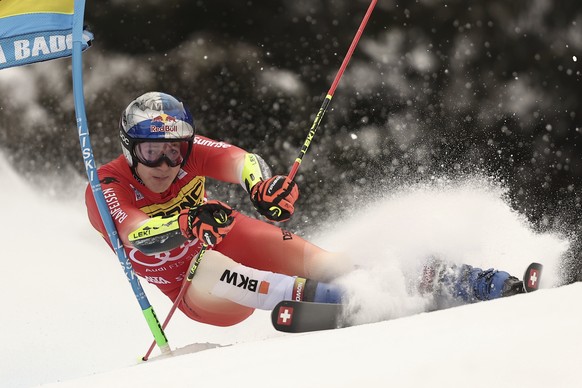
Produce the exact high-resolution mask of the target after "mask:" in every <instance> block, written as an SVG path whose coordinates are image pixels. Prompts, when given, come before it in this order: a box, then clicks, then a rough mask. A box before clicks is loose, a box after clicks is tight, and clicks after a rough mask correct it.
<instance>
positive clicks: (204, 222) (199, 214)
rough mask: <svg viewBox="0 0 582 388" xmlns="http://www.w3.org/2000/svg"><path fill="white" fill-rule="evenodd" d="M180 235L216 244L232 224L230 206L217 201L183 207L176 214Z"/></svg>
mask: <svg viewBox="0 0 582 388" xmlns="http://www.w3.org/2000/svg"><path fill="white" fill-rule="evenodd" d="M178 223H179V225H180V231H181V232H182V235H184V237H186V238H187V239H189V240H194V239H196V238H197V239H199V240H201V241H202V242H204V243H206V244H208V245H210V246H212V245H216V244H218V243H219V242H220V241H222V239H223V238H224V236H226V234H227V233H228V232H229V231H230V230H231V229H232V227H233V226H234V218H233V217H232V208H231V207H230V206H228V205H227V204H225V203H222V202H219V201H208V202H206V203H205V204H203V205H200V206H196V207H193V208H190V209H184V210H182V211H181V212H180V215H179V216H178Z"/></svg>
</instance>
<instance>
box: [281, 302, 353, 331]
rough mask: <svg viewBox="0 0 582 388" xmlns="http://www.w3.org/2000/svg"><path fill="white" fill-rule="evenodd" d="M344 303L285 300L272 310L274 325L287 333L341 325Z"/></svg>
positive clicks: (326, 328)
mask: <svg viewBox="0 0 582 388" xmlns="http://www.w3.org/2000/svg"><path fill="white" fill-rule="evenodd" d="M341 315H342V305H341V304H334V303H312V302H299V301H294V300H284V301H282V302H279V303H278V304H277V306H275V308H274V309H273V311H272V312H271V322H272V323H273V327H274V328H275V329H276V330H278V331H282V332H285V333H304V332H308V331H319V330H329V329H337V328H339V327H341V322H340V321H341Z"/></svg>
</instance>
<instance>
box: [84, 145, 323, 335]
mask: <svg viewBox="0 0 582 388" xmlns="http://www.w3.org/2000/svg"><path fill="white" fill-rule="evenodd" d="M245 154H246V151H244V150H242V149H241V148H238V147H236V146H233V145H230V144H227V143H224V142H217V141H214V140H211V139H208V138H206V137H202V136H196V138H195V140H194V147H193V151H192V153H191V154H190V157H189V159H188V161H187V162H186V164H185V165H184V166H183V167H182V168H181V170H180V172H179V173H178V176H177V177H176V179H175V180H174V182H173V183H172V184H171V186H170V188H169V189H168V190H167V191H166V192H164V193H154V192H152V191H150V190H149V189H148V188H147V187H146V186H144V185H143V183H141V180H140V179H139V178H137V177H136V176H135V175H134V174H133V172H132V170H131V168H130V166H129V164H128V163H127V160H126V159H125V157H124V156H123V155H122V156H119V157H118V158H117V159H115V160H113V161H112V162H110V163H107V164H105V165H104V166H102V167H101V168H99V170H98V176H99V180H100V182H101V187H102V190H103V195H104V197H105V201H106V203H107V206H108V207H109V211H110V213H111V216H112V218H113V220H114V223H115V226H116V228H117V231H118V234H119V236H120V239H121V240H122V242H123V243H124V249H125V252H126V254H127V257H128V258H129V260H130V262H131V264H132V266H133V269H134V271H135V272H136V273H137V274H138V275H139V276H140V277H142V278H144V279H145V280H146V281H148V282H149V283H152V284H154V285H156V286H157V287H158V288H159V289H160V290H161V291H162V292H163V293H164V294H166V295H167V296H168V297H169V298H170V299H172V301H174V300H175V298H177V296H178V293H179V291H180V287H181V284H182V282H183V280H184V279H185V276H186V273H187V272H188V270H189V264H190V262H191V260H192V259H193V258H194V257H195V256H196V254H197V253H198V252H199V251H200V248H201V245H202V243H201V242H200V241H198V240H192V241H186V242H185V243H184V244H182V245H181V246H179V247H177V248H174V249H171V250H170V251H167V252H162V253H159V254H155V255H150V256H148V255H146V254H144V253H142V252H140V251H139V250H137V249H136V248H134V247H133V246H131V245H130V243H129V242H128V235H129V234H130V233H131V232H133V231H134V230H135V229H136V228H137V227H139V225H140V224H141V223H143V221H144V219H147V217H155V216H160V215H174V214H177V213H179V212H180V210H181V209H184V208H189V207H192V206H194V205H197V204H201V203H202V202H203V201H204V198H205V195H206V193H205V186H204V185H205V180H206V177H209V178H213V179H217V180H220V181H225V182H230V183H238V184H240V176H239V175H240V168H239V165H238V163H239V162H240V161H241V160H242V159H243V158H244V155H245ZM85 201H86V204H87V212H88V215H89V220H90V221H91V224H92V225H93V227H94V228H95V229H97V231H99V232H100V233H101V235H102V236H103V237H104V238H105V240H106V241H107V242H108V243H109V245H110V246H112V245H111V242H110V241H109V239H108V237H107V231H106V229H105V227H104V225H103V221H102V220H101V217H100V215H99V210H98V208H97V205H96V203H95V199H94V197H93V193H92V190H91V187H90V186H88V187H87V190H86V193H85ZM233 216H234V217H235V219H236V222H235V225H234V227H233V229H232V230H231V231H230V232H229V233H228V234H227V235H226V237H225V238H224V239H223V240H222V242H220V244H218V245H217V246H216V247H214V250H216V251H219V252H221V253H223V254H224V255H226V256H228V257H230V258H231V259H233V260H234V261H236V262H238V263H241V264H243V265H246V266H249V267H252V268H256V269H261V270H266V271H272V272H277V273H282V274H287V275H291V276H307V274H305V265H304V262H305V256H306V255H307V254H308V253H307V252H314V250H315V251H319V248H317V247H315V246H314V245H312V244H310V243H309V242H307V241H305V240H303V239H302V238H300V237H298V236H296V235H294V234H292V233H290V232H288V231H285V230H283V229H281V228H278V227H276V226H274V225H271V224H269V223H266V222H263V221H259V220H257V219H254V218H250V217H247V216H245V215H243V214H241V213H239V212H236V211H234V212H233ZM195 281H196V277H194V279H193V282H195ZM179 307H180V309H181V310H182V311H183V312H184V313H185V314H186V315H188V316H189V317H190V318H191V319H194V320H196V321H199V322H204V323H209V324H212V325H217V326H228V325H232V324H236V323H238V322H240V321H242V320H244V319H245V318H247V317H248V316H249V315H251V314H252V312H253V309H251V308H245V309H242V310H241V311H243V312H242V313H237V314H235V316H232V317H231V318H230V319H225V318H224V317H223V316H216V315H214V314H213V313H211V312H208V311H203V310H201V309H197V308H196V306H192V305H190V304H189V305H188V306H184V303H181V304H180V306H179ZM221 317H222V318H221Z"/></svg>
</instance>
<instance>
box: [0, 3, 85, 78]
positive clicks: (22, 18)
mask: <svg viewBox="0 0 582 388" xmlns="http://www.w3.org/2000/svg"><path fill="white" fill-rule="evenodd" d="M73 15H74V0H0V69H5V68H8V67H13V66H20V65H26V64H29V63H34V62H40V61H48V60H50V59H55V58H63V57H69V56H71V54H72V48H73V35H72V30H73ZM92 40H93V34H91V33H90V32H89V31H86V30H84V31H83V47H82V48H83V50H85V49H87V48H88V47H89V46H90V45H91V41H92Z"/></svg>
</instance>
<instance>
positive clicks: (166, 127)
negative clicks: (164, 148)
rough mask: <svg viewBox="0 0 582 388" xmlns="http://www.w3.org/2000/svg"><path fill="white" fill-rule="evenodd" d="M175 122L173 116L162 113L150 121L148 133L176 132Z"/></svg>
mask: <svg viewBox="0 0 582 388" xmlns="http://www.w3.org/2000/svg"><path fill="white" fill-rule="evenodd" d="M177 122H178V121H177V120H176V118H175V117H174V116H170V115H167V114H165V113H162V114H161V115H159V116H156V117H154V118H153V119H152V121H151V124H150V131H152V132H178V126H177V125H176V124H177Z"/></svg>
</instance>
